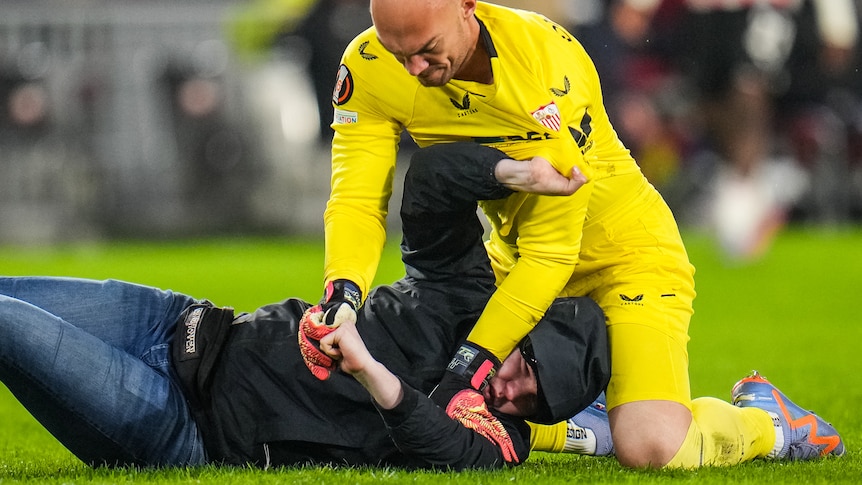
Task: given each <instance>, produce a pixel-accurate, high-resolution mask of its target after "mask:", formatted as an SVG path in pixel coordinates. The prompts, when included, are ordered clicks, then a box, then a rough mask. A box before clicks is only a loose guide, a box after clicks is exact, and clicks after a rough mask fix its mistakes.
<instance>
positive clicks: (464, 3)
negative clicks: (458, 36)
mask: <svg viewBox="0 0 862 485" xmlns="http://www.w3.org/2000/svg"><path fill="white" fill-rule="evenodd" d="M475 11H476V0H461V14H462V15H463V18H465V19H467V18H470V17H472V16H473V12H475Z"/></svg>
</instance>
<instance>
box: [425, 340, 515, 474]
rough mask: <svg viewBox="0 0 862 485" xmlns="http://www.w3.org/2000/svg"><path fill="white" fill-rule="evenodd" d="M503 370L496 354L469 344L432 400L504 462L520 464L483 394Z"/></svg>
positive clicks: (462, 346) (510, 441)
mask: <svg viewBox="0 0 862 485" xmlns="http://www.w3.org/2000/svg"><path fill="white" fill-rule="evenodd" d="M499 368H500V360H499V359H497V357H496V356H494V354H492V353H490V352H488V351H487V350H485V349H484V348H483V347H481V346H479V345H476V344H474V343H472V342H469V341H465V342H464V343H462V344H461V346H460V347H459V348H458V351H457V352H456V353H455V356H454V357H452V360H451V361H450V362H449V365H448V366H447V368H446V372H445V373H444V374H443V378H442V379H441V380H440V383H439V384H437V387H435V388H434V390H433V391H431V394H430V397H431V400H432V401H434V402H435V403H436V404H437V405H438V406H440V407H441V408H443V409H445V410H446V414H447V415H448V416H449V417H450V418H452V419H454V420H456V421H458V422H460V423H461V425H462V426H464V427H465V428H470V429H472V430H474V431H476V432H477V433H479V434H481V435H482V436H484V437H485V438H487V439H488V440H490V441H491V442H492V443H494V444H495V445H497V446H498V447H499V448H500V451H501V452H502V453H503V458H504V459H505V460H506V461H508V462H512V461H514V462H517V461H518V456H517V455H516V454H515V446H514V444H513V443H512V438H511V437H510V436H509V433H508V432H507V431H506V428H505V427H504V426H503V424H502V423H500V421H499V420H498V419H497V418H496V417H495V416H494V415H493V414H491V412H490V411H489V410H488V406H487V405H486V404H485V397H484V395H483V394H482V391H483V390H484V389H485V387H486V386H487V385H488V383H489V381H490V380H491V378H492V377H494V375H495V374H496V373H497V370H498V369H499Z"/></svg>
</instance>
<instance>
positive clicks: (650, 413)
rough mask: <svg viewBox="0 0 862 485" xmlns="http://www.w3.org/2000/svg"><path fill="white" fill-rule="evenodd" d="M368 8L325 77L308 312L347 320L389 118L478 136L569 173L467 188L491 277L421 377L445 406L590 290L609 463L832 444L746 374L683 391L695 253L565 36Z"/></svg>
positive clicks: (447, 7)
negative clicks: (474, 318)
mask: <svg viewBox="0 0 862 485" xmlns="http://www.w3.org/2000/svg"><path fill="white" fill-rule="evenodd" d="M371 13H372V18H373V20H374V27H372V28H371V29H369V30H367V31H365V32H364V33H362V34H360V35H359V36H357V37H356V38H355V39H354V41H353V42H352V43H351V44H350V45H349V46H348V47H347V49H346V51H345V54H344V57H343V59H342V64H341V66H340V67H339V69H338V74H337V80H336V86H335V90H334V93H333V103H334V105H335V116H334V120H333V125H332V126H333V128H334V130H335V136H334V139H333V142H332V170H333V172H332V192H331V197H330V199H329V203H328V205H327V209H326V212H325V228H326V261H325V275H324V276H325V280H326V291H325V296H324V299H323V300H322V302H321V305H318V306H317V307H315V309H314V310H313V311H315V312H318V314H317V315H316V317H317V318H318V320H319V321H321V322H324V323H327V324H332V323H333V322H335V321H337V320H338V319H342V318H355V317H354V316H353V315H352V312H353V311H354V310H355V309H356V308H357V307H358V306H359V305H361V302H362V298H363V295H365V294H367V291H368V289H369V286H370V285H371V282H372V279H373V277H374V274H375V271H376V268H377V264H378V262H379V258H380V253H381V249H382V247H383V244H384V241H385V231H386V228H385V217H386V214H387V206H388V201H389V198H390V195H391V193H392V180H393V174H394V168H395V162H396V151H397V147H398V141H399V139H400V135H401V132H402V131H403V130H406V131H407V132H409V134H410V135H411V136H412V138H413V139H414V140H415V142H416V143H417V144H418V145H419V147H420V148H421V147H428V146H431V145H438V144H443V143H452V142H472V143H476V144H480V145H484V146H486V147H488V148H487V150H494V151H495V152H496V150H500V151H501V152H502V153H503V154H505V156H501V157H500V158H501V159H505V162H506V164H505V165H504V164H502V163H501V164H500V165H498V168H497V170H498V171H499V173H497V176H498V179H499V180H504V179H505V173H501V172H504V171H505V169H509V168H512V167H516V169H520V170H522V171H525V172H526V173H528V174H533V175H535V176H539V174H547V172H542V171H541V170H540V169H541V168H542V167H543V165H542V164H544V163H550V165H551V166H552V167H553V168H554V169H556V171H557V172H559V173H560V174H571V179H569V181H568V182H569V183H568V184H566V183H565V182H562V185H565V186H566V187H567V189H566V191H564V192H567V193H568V192H571V190H573V189H574V188H577V187H579V188H577V190H576V191H575V192H574V194H572V195H568V196H552V195H541V194H534V193H527V192H517V193H515V194H513V195H512V196H509V197H508V198H505V199H502V200H498V201H484V202H482V203H481V207H482V209H483V211H484V212H485V214H486V216H487V217H488V219H489V221H490V224H491V228H492V231H491V235H490V239H489V241H488V242H487V250H488V254H489V256H490V258H491V262H492V265H493V268H494V271H495V273H496V277H497V286H498V289H497V291H496V292H495V294H494V295H493V297H492V298H491V300H490V301H489V302H488V304H487V306H486V307H485V310H484V312H483V313H482V316H481V317H480V319H479V321H478V322H477V324H476V326H475V327H474V329H473V331H472V332H471V333H470V334H469V336H468V338H467V341H466V342H465V343H464V345H463V346H462V348H461V351H460V352H459V353H458V355H456V356H455V358H453V362H452V364H450V367H451V368H452V369H453V370H454V372H453V373H452V374H453V376H454V377H453V378H452V379H449V380H448V381H447V380H446V379H444V382H441V384H440V386H438V390H435V394H438V396H437V400H438V401H439V402H441V404H443V405H444V406H445V404H446V402H447V400H448V399H450V398H451V397H452V396H453V395H454V394H456V393H457V391H458V390H459V388H463V387H466V388H470V387H472V388H473V389H475V390H476V391H479V390H481V389H482V388H483V386H484V382H486V381H487V378H488V376H490V375H492V374H493V372H494V368H495V365H496V364H498V363H499V362H500V361H501V360H503V359H504V358H505V357H506V356H507V355H508V354H509V353H510V352H511V351H512V349H513V348H515V346H516V345H517V344H518V342H519V341H520V340H521V339H522V338H523V337H524V335H526V334H527V333H528V332H529V331H530V329H531V328H532V327H533V326H534V325H535V324H536V322H537V321H538V320H539V319H540V318H541V317H542V315H543V312H544V311H545V309H547V308H548V306H549V305H550V303H551V302H552V301H553V300H554V299H555V298H556V297H558V296H581V295H589V296H590V297H592V298H593V299H594V300H595V301H597V302H598V303H599V305H600V306H601V307H602V308H603V310H604V312H605V314H606V317H607V325H608V332H609V337H610V345H611V362H612V377H611V380H610V384H609V386H608V388H607V406H608V409H609V419H610V429H611V434H612V439H613V446H614V448H615V452H616V456H617V458H618V460H619V461H620V463H622V464H623V465H626V466H633V467H641V466H653V467H660V466H668V467H685V468H691V467H697V466H701V465H723V464H733V463H738V462H741V461H744V460H748V459H752V458H757V457H767V456H769V457H779V458H813V457H817V456H823V455H826V454H834V455H841V454H843V451H844V446H843V443H841V440H840V438H839V437H838V435H837V433H836V432H835V430H834V429H833V428H832V427H831V426H830V425H828V424H827V423H826V422H825V421H823V420H821V419H820V418H818V417H817V416H816V415H813V414H810V413H807V412H806V411H802V410H801V409H800V408H798V407H796V406H795V405H793V403H790V402H789V401H787V400H786V398H785V397H784V396H783V395H781V394H780V393H778V392H777V390H775V388H774V387H772V386H771V384H769V383H768V382H767V381H765V380H764V379H763V378H761V377H760V376H758V375H755V376H753V377H749V378H746V379H743V381H741V382H740V384H739V385H738V386H737V387H736V388H734V394H733V397H734V403H735V404H737V406H733V405H731V404H729V403H727V402H724V401H720V400H718V399H713V398H699V399H695V400H692V399H691V396H690V388H689V375H688V354H687V350H686V346H687V342H688V339H689V337H688V326H689V320H690V318H691V315H692V301H693V299H694V296H695V291H694V280H693V274H694V268H693V267H692V265H691V264H690V263H689V260H688V256H687V254H686V251H685V248H684V246H683V243H682V240H681V238H680V235H679V232H678V229H677V226H676V223H675V221H674V218H673V215H672V214H671V212H670V210H669V209H668V207H667V205H666V204H665V202H664V201H663V199H662V198H661V196H660V195H659V194H658V193H657V191H656V190H655V189H654V188H653V187H652V186H651V185H650V184H649V183H648V182H647V180H646V179H645V178H644V176H643V175H642V173H641V171H640V169H639V168H638V166H637V164H636V162H635V161H634V160H633V159H632V157H631V155H630V154H629V151H628V150H627V149H626V148H625V147H624V146H623V144H622V143H621V142H620V140H619V139H618V138H617V135H616V133H615V131H614V130H613V127H612V126H611V123H610V121H609V119H608V115H607V112H606V110H605V108H604V106H603V101H602V95H601V90H600V86H599V79H598V75H597V73H596V70H595V68H594V66H593V64H592V61H591V60H590V58H589V57H588V56H587V54H586V52H585V51H584V50H583V48H582V47H581V45H580V44H579V43H578V42H577V40H576V39H574V38H573V37H572V36H571V35H570V34H569V33H568V32H567V31H566V30H565V29H563V28H562V27H560V26H559V25H557V24H555V23H554V22H552V21H550V20H548V19H546V18H544V17H542V16H540V15H538V14H534V13H530V12H525V11H520V10H513V9H508V8H505V7H500V6H496V5H492V4H487V3H483V2H476V1H474V0H372V2H371ZM453 146H457V145H453ZM513 160H519V161H521V162H518V163H517V164H516V165H512V164H513V163H514V162H513ZM557 175H558V176H559V174H557ZM559 177H562V176H559ZM585 181H586V183H584V182H585ZM534 182H535V180H534ZM557 182H559V181H557ZM540 185H541V184H538V183H536V184H534V185H533V187H536V186H540ZM514 186H515V187H518V185H517V184H514ZM539 192H542V193H547V194H551V193H554V192H555V190H550V189H549V190H539ZM556 192H561V191H559V190H557V191H556ZM437 196H444V197H445V190H443V191H442V194H437ZM486 364H488V365H486ZM309 367H310V368H312V369H314V364H313V363H309ZM465 369H466V370H467V371H468V372H464V370H465ZM438 391H439V392H438ZM773 391H775V392H773ZM432 397H434V395H433V394H432ZM764 411H766V412H764ZM565 432H566V426H565V423H559V424H557V425H550V426H540V425H536V426H535V427H534V434H535V436H534V437H533V443H534V446H535V447H536V448H538V449H545V450H548V451H560V450H561V449H562V447H563V443H564V442H565Z"/></svg>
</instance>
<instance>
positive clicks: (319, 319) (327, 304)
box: [297, 280, 362, 381]
mask: <svg viewBox="0 0 862 485" xmlns="http://www.w3.org/2000/svg"><path fill="white" fill-rule="evenodd" d="M361 303H362V292H361V291H360V290H359V287H358V286H356V284H354V283H353V282H352V281H349V280H335V281H330V282H329V283H328V284H327V285H326V290H325V292H324V295H323V299H321V301H320V303H318V304H317V305H314V306H313V307H311V308H309V309H308V310H306V311H305V313H303V315H302V319H300V321H299V331H298V332H297V339H298V340H299V351H300V353H301V354H302V360H304V361H305V365H306V367H308V370H310V371H311V373H312V374H314V377H317V378H318V379H320V380H321V381H325V380H326V379H329V375H330V374H331V373H332V371H333V370H335V362H333V360H332V359H331V358H330V357H329V356H328V355H326V354H325V353H323V351H321V350H320V339H322V338H323V337H325V336H326V335H328V334H329V333H331V332H332V331H333V330H335V329H336V328H338V327H339V326H340V325H341V324H342V323H344V322H346V321H350V322H353V323H356V310H357V309H358V308H359V306H360V304H361Z"/></svg>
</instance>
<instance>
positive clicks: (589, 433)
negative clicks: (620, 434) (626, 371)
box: [563, 392, 614, 456]
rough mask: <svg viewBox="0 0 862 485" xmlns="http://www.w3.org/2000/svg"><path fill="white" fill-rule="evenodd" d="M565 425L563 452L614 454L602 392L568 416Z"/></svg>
mask: <svg viewBox="0 0 862 485" xmlns="http://www.w3.org/2000/svg"><path fill="white" fill-rule="evenodd" d="M566 426H567V428H568V429H567V430H566V445H565V447H564V448H563V451H564V452H566V453H577V454H580V455H593V456H609V455H613V454H614V443H613V441H611V425H610V423H609V422H608V409H607V402H606V401H605V393H604V392H602V393H601V394H599V397H598V398H597V399H596V400H595V401H593V403H592V404H590V405H589V406H588V407H587V408H586V409H584V410H583V411H581V412H579V413H578V414H576V415H574V416H573V417H571V418H569V420H568V421H566Z"/></svg>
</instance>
